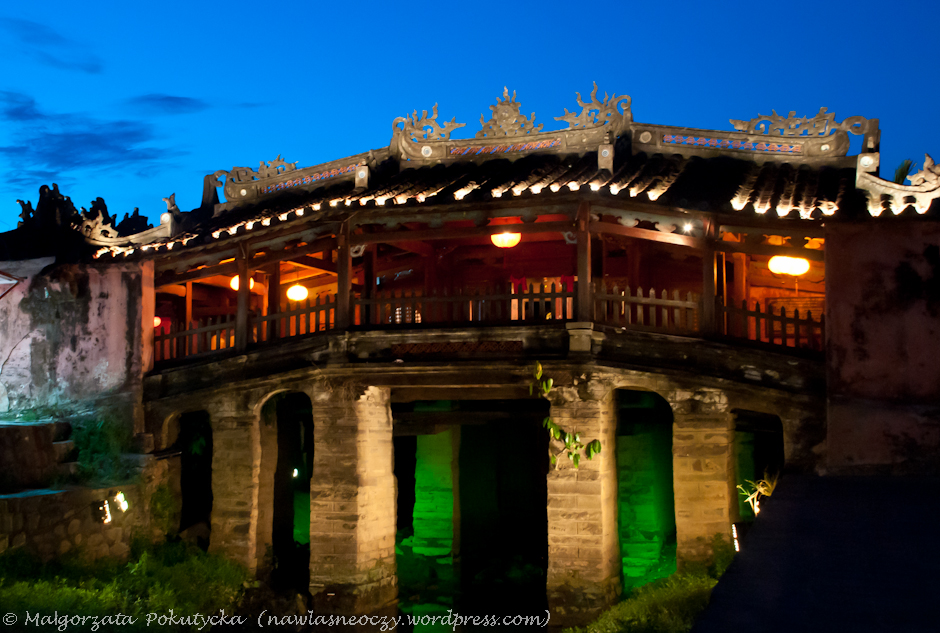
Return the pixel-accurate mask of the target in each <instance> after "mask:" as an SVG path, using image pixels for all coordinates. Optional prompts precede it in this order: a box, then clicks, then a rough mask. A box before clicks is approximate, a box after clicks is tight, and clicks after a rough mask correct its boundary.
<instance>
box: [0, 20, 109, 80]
mask: <svg viewBox="0 0 940 633" xmlns="http://www.w3.org/2000/svg"><path fill="white" fill-rule="evenodd" d="M0 29H3V30H4V31H6V32H8V33H9V34H10V35H12V36H13V37H14V38H15V39H17V40H19V43H20V46H19V47H17V50H18V51H20V52H22V53H24V54H25V55H28V56H29V57H32V58H33V59H35V60H36V61H37V62H39V63H40V64H44V65H46V66H50V67H52V68H58V69H59V70H76V71H79V72H83V73H89V74H93V75H94V74H98V73H100V72H101V71H102V69H103V68H104V64H102V62H101V59H99V58H98V57H97V56H96V55H94V54H92V53H90V52H88V51H87V50H85V47H84V46H83V45H82V44H80V43H78V42H76V41H74V40H71V39H69V38H67V37H65V36H64V35H61V34H60V33H59V32H58V31H55V30H53V29H51V28H49V27H48V26H46V25H45V24H40V23H39V22H33V21H31V20H21V19H18V18H0Z"/></svg>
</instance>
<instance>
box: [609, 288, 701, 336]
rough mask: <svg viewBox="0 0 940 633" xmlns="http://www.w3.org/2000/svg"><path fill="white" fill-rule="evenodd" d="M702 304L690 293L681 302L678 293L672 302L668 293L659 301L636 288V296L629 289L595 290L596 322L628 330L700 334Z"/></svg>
mask: <svg viewBox="0 0 940 633" xmlns="http://www.w3.org/2000/svg"><path fill="white" fill-rule="evenodd" d="M699 307H700V304H699V300H698V297H696V296H695V295H693V294H692V293H691V292H687V293H686V295H685V298H681V297H680V295H679V291H678V290H673V291H672V298H671V299H670V298H669V296H668V294H667V293H666V291H665V290H663V291H662V293H661V295H660V297H658V298H657V297H656V291H655V290H653V289H652V288H650V289H649V291H648V293H647V294H646V296H644V295H643V289H642V288H637V289H636V294H635V295H634V294H633V292H632V291H631V289H630V287H629V286H627V287H626V288H624V289H623V290H621V289H620V288H619V287H618V286H613V287H605V285H604V284H598V285H597V286H596V287H595V288H594V320H595V321H596V322H598V323H604V324H606V325H613V326H615V327H623V328H626V329H639V330H656V331H662V332H677V333H689V332H697V331H699Z"/></svg>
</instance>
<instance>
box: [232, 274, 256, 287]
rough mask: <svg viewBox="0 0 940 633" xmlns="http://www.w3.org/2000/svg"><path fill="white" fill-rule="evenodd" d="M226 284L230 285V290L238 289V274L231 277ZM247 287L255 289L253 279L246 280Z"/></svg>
mask: <svg viewBox="0 0 940 633" xmlns="http://www.w3.org/2000/svg"><path fill="white" fill-rule="evenodd" d="M228 285H229V286H231V288H232V290H238V275H235V276H234V277H232V280H231V281H229V282H228ZM248 289H249V290H254V289H255V280H254V279H249V280H248Z"/></svg>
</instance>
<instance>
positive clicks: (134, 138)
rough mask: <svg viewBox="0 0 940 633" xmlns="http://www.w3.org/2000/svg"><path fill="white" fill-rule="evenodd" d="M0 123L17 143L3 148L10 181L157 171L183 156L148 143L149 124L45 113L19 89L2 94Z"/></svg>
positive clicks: (0, 154) (151, 136)
mask: <svg viewBox="0 0 940 633" xmlns="http://www.w3.org/2000/svg"><path fill="white" fill-rule="evenodd" d="M0 121H5V122H7V123H8V124H9V128H10V130H11V133H10V138H11V141H12V142H11V143H10V144H8V145H5V146H0V160H2V162H4V163H6V164H7V165H6V167H7V169H6V170H5V171H6V173H5V174H4V175H3V177H4V179H5V180H6V181H8V182H14V181H15V182H17V183H21V184H24V185H29V184H35V185H38V184H39V183H42V182H48V181H49V180H55V179H59V180H61V181H64V180H65V179H66V178H67V176H65V174H67V173H69V172H75V171H78V170H84V169H96V170H101V169H121V170H126V171H134V172H141V171H143V172H151V173H152V172H153V170H155V169H158V168H159V167H161V166H162V164H163V161H164V160H165V159H167V158H170V157H175V156H179V155H180V152H179V151H177V150H170V151H168V150H166V149H160V148H156V147H152V146H149V144H150V143H151V142H152V141H153V140H154V138H155V133H154V129H153V126H152V125H151V124H149V123H147V122H144V121H137V120H116V121H109V120H101V119H97V118H94V117H90V116H87V115H84V114H72V113H62V114H59V113H49V112H43V111H42V110H41V109H40V108H39V107H38V105H37V104H36V102H35V100H34V99H33V98H32V97H30V96H29V95H25V94H22V93H17V92H0ZM3 159H5V160H3ZM63 176H65V177H63Z"/></svg>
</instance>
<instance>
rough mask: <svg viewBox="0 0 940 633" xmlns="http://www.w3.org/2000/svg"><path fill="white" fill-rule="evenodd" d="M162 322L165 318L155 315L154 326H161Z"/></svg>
mask: <svg viewBox="0 0 940 633" xmlns="http://www.w3.org/2000/svg"><path fill="white" fill-rule="evenodd" d="M161 323H163V319H161V318H160V317H158V316H155V317H153V327H160V324H161Z"/></svg>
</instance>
